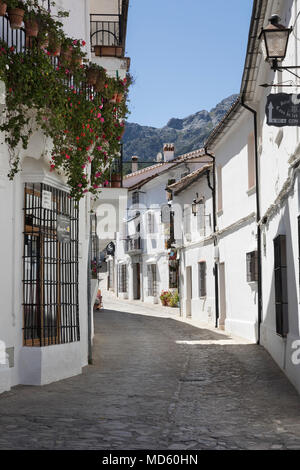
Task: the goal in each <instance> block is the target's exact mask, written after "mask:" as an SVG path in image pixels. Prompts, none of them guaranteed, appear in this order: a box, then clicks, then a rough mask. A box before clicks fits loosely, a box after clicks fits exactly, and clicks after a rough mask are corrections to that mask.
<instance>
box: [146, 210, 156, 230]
mask: <svg viewBox="0 0 300 470" xmlns="http://www.w3.org/2000/svg"><path fill="white" fill-rule="evenodd" d="M147 232H148V233H154V232H155V227H154V213H153V212H148V213H147Z"/></svg>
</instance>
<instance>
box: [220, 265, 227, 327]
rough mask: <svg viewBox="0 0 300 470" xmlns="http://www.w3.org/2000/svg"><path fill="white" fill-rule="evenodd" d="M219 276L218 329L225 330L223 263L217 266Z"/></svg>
mask: <svg viewBox="0 0 300 470" xmlns="http://www.w3.org/2000/svg"><path fill="white" fill-rule="evenodd" d="M219 276H220V317H219V328H220V329H221V330H225V320H226V282H225V263H220V265H219Z"/></svg>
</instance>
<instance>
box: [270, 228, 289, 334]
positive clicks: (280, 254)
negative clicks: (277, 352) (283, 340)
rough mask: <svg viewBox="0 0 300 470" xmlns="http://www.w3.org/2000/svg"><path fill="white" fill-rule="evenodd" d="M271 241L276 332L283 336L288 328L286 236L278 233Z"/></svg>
mask: <svg viewBox="0 0 300 470" xmlns="http://www.w3.org/2000/svg"><path fill="white" fill-rule="evenodd" d="M273 242H274V279H275V314H276V333H277V334H278V335H279V336H282V337H285V336H286V335H287V334H288V330H289V326H288V290H287V286H288V284H287V258H286V236H285V235H278V236H277V237H276V238H275V239H274V240H273Z"/></svg>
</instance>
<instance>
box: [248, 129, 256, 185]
mask: <svg viewBox="0 0 300 470" xmlns="http://www.w3.org/2000/svg"><path fill="white" fill-rule="evenodd" d="M254 186H255V140H254V134H250V135H249V137H248V189H251V188H253V187H254Z"/></svg>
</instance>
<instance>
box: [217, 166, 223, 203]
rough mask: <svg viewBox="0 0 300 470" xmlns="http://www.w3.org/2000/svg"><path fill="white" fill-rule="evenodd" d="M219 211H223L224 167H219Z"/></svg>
mask: <svg viewBox="0 0 300 470" xmlns="http://www.w3.org/2000/svg"><path fill="white" fill-rule="evenodd" d="M217 186H218V211H221V210H222V209H223V189H222V167H220V166H218V167H217Z"/></svg>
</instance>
